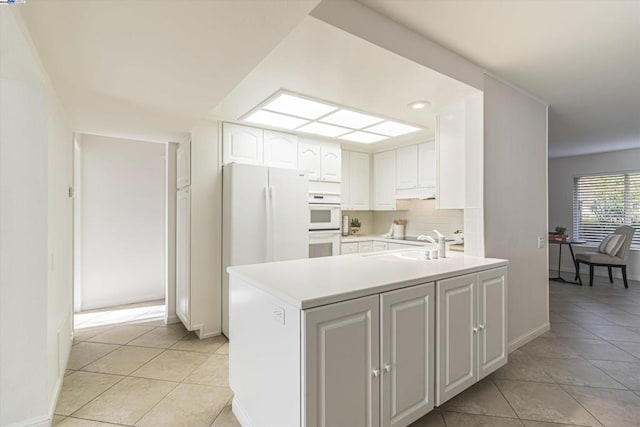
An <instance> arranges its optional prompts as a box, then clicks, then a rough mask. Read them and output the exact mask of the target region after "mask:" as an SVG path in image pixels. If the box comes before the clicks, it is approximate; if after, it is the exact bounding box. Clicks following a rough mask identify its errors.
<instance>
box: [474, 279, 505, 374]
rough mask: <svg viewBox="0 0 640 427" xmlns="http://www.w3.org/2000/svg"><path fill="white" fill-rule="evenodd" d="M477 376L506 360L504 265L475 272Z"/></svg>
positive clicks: (486, 372) (493, 369)
mask: <svg viewBox="0 0 640 427" xmlns="http://www.w3.org/2000/svg"><path fill="white" fill-rule="evenodd" d="M478 301H479V304H478V339H479V343H478V358H479V360H478V363H479V367H478V374H479V378H478V379H479V380H480V379H482V378H484V377H486V376H487V375H489V374H490V373H492V372H494V371H495V370H497V369H498V368H500V367H501V366H503V365H505V364H506V363H507V312H506V311H507V310H506V307H507V305H506V301H507V269H506V268H497V269H494V270H489V271H483V272H480V273H478Z"/></svg>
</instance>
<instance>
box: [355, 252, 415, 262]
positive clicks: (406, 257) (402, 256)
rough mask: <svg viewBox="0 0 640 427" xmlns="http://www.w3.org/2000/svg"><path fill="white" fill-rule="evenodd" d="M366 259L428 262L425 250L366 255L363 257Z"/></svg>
mask: <svg viewBox="0 0 640 427" xmlns="http://www.w3.org/2000/svg"><path fill="white" fill-rule="evenodd" d="M362 256H364V257H369V258H375V259H379V260H381V261H396V262H398V261H400V262H402V261H427V258H426V255H425V251H424V250H412V251H403V252H391V253H388V252H387V253H380V254H376V253H373V254H366V255H362Z"/></svg>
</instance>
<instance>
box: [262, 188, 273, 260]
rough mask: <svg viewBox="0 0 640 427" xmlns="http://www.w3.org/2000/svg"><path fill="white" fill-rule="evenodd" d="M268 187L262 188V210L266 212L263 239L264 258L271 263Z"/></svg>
mask: <svg viewBox="0 0 640 427" xmlns="http://www.w3.org/2000/svg"><path fill="white" fill-rule="evenodd" d="M269 196H270V193H269V186H268V185H265V186H264V208H265V209H264V210H265V212H266V218H265V220H266V221H265V225H266V227H265V230H264V232H265V234H266V239H265V248H264V249H265V258H266V260H267V262H268V261H271V257H272V255H271V204H270V203H269Z"/></svg>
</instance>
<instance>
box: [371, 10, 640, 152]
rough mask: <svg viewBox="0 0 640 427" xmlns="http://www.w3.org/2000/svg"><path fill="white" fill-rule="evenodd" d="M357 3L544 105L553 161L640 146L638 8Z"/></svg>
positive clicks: (639, 31) (639, 11)
mask: <svg viewBox="0 0 640 427" xmlns="http://www.w3.org/2000/svg"><path fill="white" fill-rule="evenodd" d="M360 1H361V3H363V4H365V5H367V6H369V7H371V8H373V9H375V10H376V11H378V12H380V13H381V14H383V15H386V16H388V17H389V18H391V19H393V20H395V21H396V22H398V23H400V24H402V25H404V26H406V27H408V28H411V29H412V30H414V31H416V32H418V33H420V34H422V35H424V36H426V37H428V38H429V39H431V40H433V41H435V42H437V43H440V44H441V45H443V46H444V47H446V48H448V49H450V50H453V51H455V52H457V53H459V54H461V55H462V56H464V57H466V58H468V59H469V60H471V61H473V62H475V63H476V64H478V65H480V66H482V67H485V68H486V69H487V70H490V71H491V72H493V73H495V74H497V75H499V76H500V77H503V78H504V79H506V80H508V81H510V82H512V83H513V84H515V85H517V86H519V87H521V88H523V89H525V90H527V91H528V92H530V93H532V94H534V95H536V96H537V97H539V98H541V99H543V100H544V101H546V102H548V103H549V104H550V110H549V154H550V156H551V157H558V156H567V155H576V154H586V153H592V152H602V151H610V150H620V149H625V148H635V147H640V1H638V0H628V1H625V0H606V1H588V0H554V1H538V0H519V1H503V0H482V1H470V0H448V1H415V0H360Z"/></svg>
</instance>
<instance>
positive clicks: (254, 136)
mask: <svg viewBox="0 0 640 427" xmlns="http://www.w3.org/2000/svg"><path fill="white" fill-rule="evenodd" d="M222 141H223V148H222V157H223V162H224V164H227V163H231V162H237V163H245V164H248V165H261V164H262V160H263V156H262V149H263V130H262V129H258V128H253V127H250V126H242V125H236V124H233V123H223V125H222Z"/></svg>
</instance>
